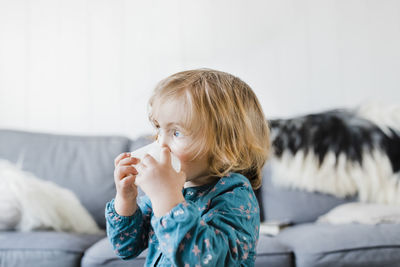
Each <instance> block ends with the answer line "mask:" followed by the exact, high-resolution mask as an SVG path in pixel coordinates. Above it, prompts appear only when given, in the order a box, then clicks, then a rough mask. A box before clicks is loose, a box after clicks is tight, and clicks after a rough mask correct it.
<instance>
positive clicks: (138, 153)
mask: <svg viewBox="0 0 400 267" xmlns="http://www.w3.org/2000/svg"><path fill="white" fill-rule="evenodd" d="M146 154H149V155H150V156H152V157H153V158H154V159H155V160H157V161H158V162H160V156H161V146H160V145H159V144H158V143H157V142H153V143H151V144H149V145H147V146H144V147H141V148H139V149H137V150H135V151H133V152H131V157H135V158H139V159H140V160H142V159H143V157H144V156H145V155H146ZM171 165H172V168H174V170H175V171H176V172H180V170H181V162H180V161H179V159H178V158H177V157H176V156H174V154H172V153H171Z"/></svg>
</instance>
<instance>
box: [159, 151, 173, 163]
mask: <svg viewBox="0 0 400 267" xmlns="http://www.w3.org/2000/svg"><path fill="white" fill-rule="evenodd" d="M160 162H161V163H162V164H168V165H171V151H170V150H169V149H168V148H166V147H163V148H162V149H161V155H160Z"/></svg>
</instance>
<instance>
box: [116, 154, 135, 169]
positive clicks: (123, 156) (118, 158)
mask: <svg viewBox="0 0 400 267" xmlns="http://www.w3.org/2000/svg"><path fill="white" fill-rule="evenodd" d="M130 156H131V153H129V152H124V153H121V154H119V155H118V156H117V157H116V158H115V160H114V167H117V166H118V163H119V162H120V160H121V159H123V158H126V157H130Z"/></svg>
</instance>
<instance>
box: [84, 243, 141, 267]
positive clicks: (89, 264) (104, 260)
mask: <svg viewBox="0 0 400 267" xmlns="http://www.w3.org/2000/svg"><path fill="white" fill-rule="evenodd" d="M146 255H147V250H145V251H143V252H142V253H141V254H140V255H139V256H137V257H136V258H135V259H132V260H126V261H124V260H122V259H121V258H119V257H118V256H116V255H115V253H114V251H113V249H112V246H111V244H110V242H109V241H108V239H107V238H103V239H101V240H100V241H98V242H97V243H96V244H94V245H93V246H92V247H90V248H89V249H88V250H86V252H85V255H84V256H83V259H82V264H81V266H82V267H99V266H104V267H120V266H121V267H123V266H130V267H135V266H137V267H139V266H140V267H142V266H144V263H145V261H146Z"/></svg>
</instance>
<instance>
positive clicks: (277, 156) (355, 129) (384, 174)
mask: <svg viewBox="0 0 400 267" xmlns="http://www.w3.org/2000/svg"><path fill="white" fill-rule="evenodd" d="M270 127H271V142H272V155H271V157H270V164H271V166H272V180H273V182H274V183H275V184H278V185H281V186H286V187H291V188H297V189H302V190H306V191H310V192H321V193H327V194H332V195H335V196H337V197H346V196H353V195H357V194H358V197H359V200H360V201H362V202H374V203H383V204H395V205H400V106H382V105H376V104H368V105H364V106H361V107H359V108H357V109H354V110H349V109H338V110H331V111H327V112H322V113H316V114H310V115H306V116H301V117H296V118H293V119H278V120H271V121H270Z"/></svg>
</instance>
